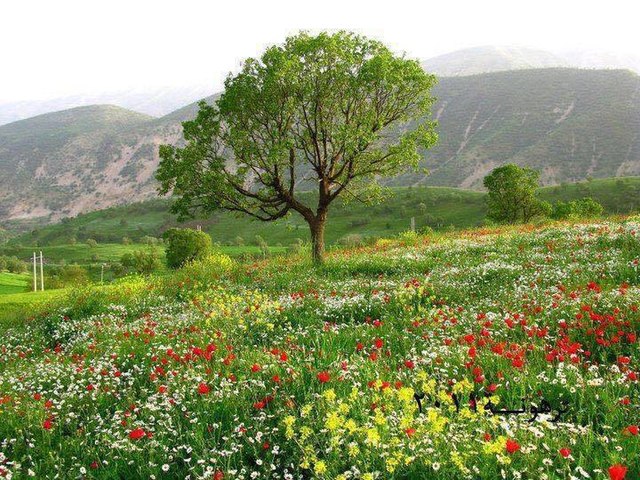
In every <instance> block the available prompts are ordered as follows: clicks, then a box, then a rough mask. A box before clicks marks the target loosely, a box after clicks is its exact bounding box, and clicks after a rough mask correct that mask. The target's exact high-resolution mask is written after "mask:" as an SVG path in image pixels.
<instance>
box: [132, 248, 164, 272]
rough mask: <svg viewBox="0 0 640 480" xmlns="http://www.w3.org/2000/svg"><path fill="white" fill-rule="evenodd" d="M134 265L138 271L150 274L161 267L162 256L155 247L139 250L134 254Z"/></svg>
mask: <svg viewBox="0 0 640 480" xmlns="http://www.w3.org/2000/svg"><path fill="white" fill-rule="evenodd" d="M133 258H134V266H133V268H134V269H135V271H136V272H137V273H140V274H142V275H149V274H150V273H153V272H155V271H156V270H158V269H159V268H160V257H159V256H158V252H157V251H156V250H155V249H151V250H148V251H146V252H145V251H144V250H138V251H136V252H135V253H134V254H133Z"/></svg>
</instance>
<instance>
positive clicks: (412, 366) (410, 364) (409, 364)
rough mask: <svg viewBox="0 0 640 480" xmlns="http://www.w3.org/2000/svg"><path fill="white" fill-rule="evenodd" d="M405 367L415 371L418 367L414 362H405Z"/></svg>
mask: <svg viewBox="0 0 640 480" xmlns="http://www.w3.org/2000/svg"><path fill="white" fill-rule="evenodd" d="M404 366H405V367H407V368H408V369H413V368H414V367H415V366H416V365H415V363H413V361H412V360H405V361H404Z"/></svg>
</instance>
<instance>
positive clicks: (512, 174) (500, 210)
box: [484, 163, 551, 223]
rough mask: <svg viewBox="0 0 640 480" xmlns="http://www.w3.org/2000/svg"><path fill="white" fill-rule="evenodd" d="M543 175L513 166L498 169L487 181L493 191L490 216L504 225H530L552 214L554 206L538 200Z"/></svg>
mask: <svg viewBox="0 0 640 480" xmlns="http://www.w3.org/2000/svg"><path fill="white" fill-rule="evenodd" d="M539 178H540V173H539V172H537V171H535V170H532V169H530V168H523V167H519V166H518V165H515V164H513V163H509V164H507V165H504V166H502V167H498V168H496V169H494V170H493V171H492V172H491V173H490V174H489V175H487V176H486V177H485V179H484V186H485V187H486V188H487V190H489V195H488V199H487V203H488V206H489V214H488V217H489V218H490V219H492V220H496V221H498V222H503V223H517V222H527V221H529V220H531V219H532V218H533V217H535V216H538V215H548V214H549V213H551V212H550V210H551V205H550V204H549V203H548V202H542V201H540V200H539V199H538V198H537V197H536V190H537V189H538V179H539Z"/></svg>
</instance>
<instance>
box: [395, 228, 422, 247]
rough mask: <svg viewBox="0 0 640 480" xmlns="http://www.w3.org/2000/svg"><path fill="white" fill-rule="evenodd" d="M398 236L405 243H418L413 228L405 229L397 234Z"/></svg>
mask: <svg viewBox="0 0 640 480" xmlns="http://www.w3.org/2000/svg"><path fill="white" fill-rule="evenodd" d="M398 238H399V239H400V240H401V241H403V242H404V243H406V244H407V245H415V244H417V243H418V238H419V237H418V234H417V233H416V232H414V231H413V230H407V231H406V232H402V233H401V234H400V235H398Z"/></svg>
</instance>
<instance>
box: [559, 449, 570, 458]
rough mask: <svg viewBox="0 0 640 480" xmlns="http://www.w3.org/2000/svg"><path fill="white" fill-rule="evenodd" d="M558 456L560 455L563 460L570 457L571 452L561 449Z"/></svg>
mask: <svg viewBox="0 0 640 480" xmlns="http://www.w3.org/2000/svg"><path fill="white" fill-rule="evenodd" d="M560 455H562V456H563V457H564V458H568V457H569V456H570V455H571V450H569V449H568V448H561V449H560Z"/></svg>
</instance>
